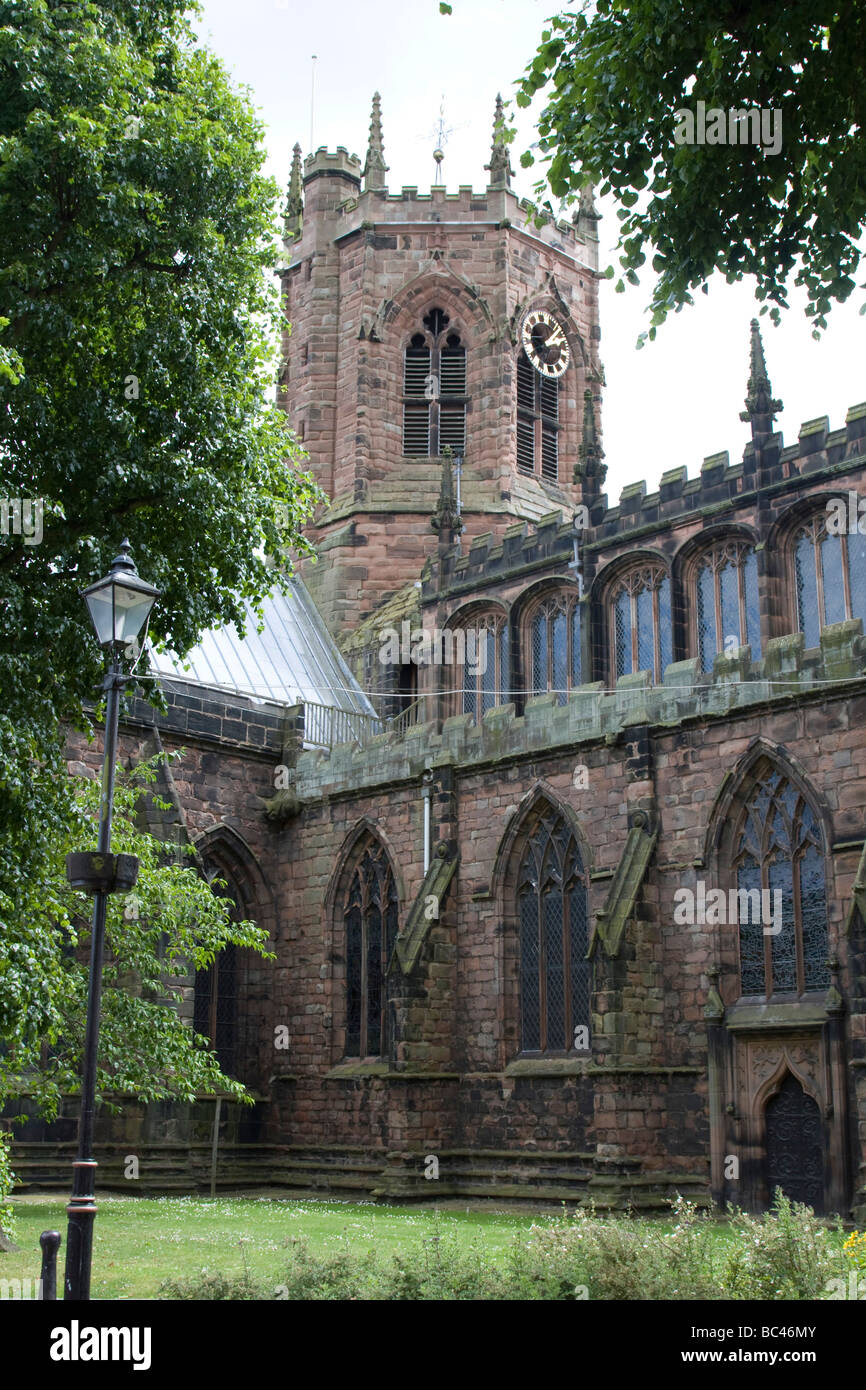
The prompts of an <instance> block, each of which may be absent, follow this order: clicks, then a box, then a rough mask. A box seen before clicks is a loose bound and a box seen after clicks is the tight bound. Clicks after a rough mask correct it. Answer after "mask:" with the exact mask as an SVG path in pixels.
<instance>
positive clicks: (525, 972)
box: [517, 808, 592, 1052]
mask: <svg viewBox="0 0 866 1390" xmlns="http://www.w3.org/2000/svg"><path fill="white" fill-rule="evenodd" d="M517 898H518V922H519V930H520V1046H521V1050H522V1051H523V1052H568V1051H569V1050H571V1049H573V1048H574V1046H575V1030H576V1029H577V1028H578V1027H580V1026H585V1027H586V1028H589V1026H590V994H591V988H592V983H591V973H590V972H591V964H590V962H589V961H588V960H587V959H586V952H587V946H588V914H587V878H586V873H585V870H584V866H583V861H582V859H581V856H580V850H579V848H578V845H577V841H576V839H575V837H574V834H573V832H572V831H571V830H570V828H569V827H568V825H567V824H566V822H565V819H564V818H563V816H562V815H559V814H557V813H556V812H555V811H554V810H553V809H552V808H551V809H549V810H545V811H544V812H543V813H542V814H541V815H540V816H539V818H538V821H537V823H536V825H535V828H534V830H533V832H532V834H531V836H530V838H529V840H528V842H527V844H526V846H525V848H524V851H523V855H522V858H521V863H520V869H519V872H518V880H517ZM581 1050H584V1049H581Z"/></svg>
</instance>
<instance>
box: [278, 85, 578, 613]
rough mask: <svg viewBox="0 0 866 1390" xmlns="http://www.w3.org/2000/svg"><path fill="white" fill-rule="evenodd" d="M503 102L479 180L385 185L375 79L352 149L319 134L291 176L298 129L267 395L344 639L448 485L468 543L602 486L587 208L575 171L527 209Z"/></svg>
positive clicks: (411, 548)
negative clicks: (278, 355)
mask: <svg viewBox="0 0 866 1390" xmlns="http://www.w3.org/2000/svg"><path fill="white" fill-rule="evenodd" d="M501 118H502V103H501V100H500V99H499V98H497V101H496V112H495V120H494V137H493V146H492V150H491V153H490V159H489V163H488V164H487V165H485V168H486V169H487V171H488V172H489V176H490V181H489V183H488V185H487V187H486V188H485V189H484V190H483V191H481V192H475V191H473V189H472V188H471V187H460V188H459V189H458V191H457V192H456V193H449V192H447V191H446V188H445V187H444V186H443V185H441V184H439V185H435V186H434V187H432V188H431V189H430V191H429V193H419V191H418V189H417V188H416V187H407V188H403V189H401V191H400V192H391V191H389V189H388V187H387V183H386V176H387V172H388V166H387V165H386V163H385V155H384V144H383V137H382V119H381V111H380V99H379V94H378V93H376V95H375V96H374V98H373V111H372V118H371V122H370V136H369V144H368V147H367V153H366V158H365V161H364V165H363V168H362V166H361V162H360V160H359V159H358V158H357V157H356V156H355V155H350V154H348V153H347V151H346V149H345V148H343V147H342V146H341V147H339V148H338V149H337V150H336V152H331V151H329V150H327V149H324V148H321V149H319V150H317V151H316V152H315V153H314V154H310V155H308V156H307V158H306V160H305V161H304V169H303V176H302V174H301V152H300V148H299V147H298V146H295V153H294V160H293V164H292V174H291V182H290V188H289V199H288V204H287V211H286V248H287V256H288V260H287V266H286V269H285V270H284V271H282V272H281V274H282V285H283V295H284V304H285V316H286V319H287V321H288V323H289V324H290V325H291V330H290V332H289V331H287V332H286V336H285V340H284V354H283V370H282V374H281V378H280V400H281V402H282V403H283V404H284V405H285V407H286V409H287V411H288V414H289V416H290V418H291V420H292V423H293V426H294V428H295V429H296V431H297V432H298V434H299V436H300V437H301V439H302V441H303V444H304V447H305V448H306V449H307V450H308V451H309V455H310V463H309V467H310V469H311V470H312V472H313V473H314V475H315V477H316V478H317V479H318V481H319V483H320V484H321V486H322V487H323V489H324V491H325V492H326V493H327V495H328V498H329V505H328V506H327V507H326V508H325V509H324V510H323V512H322V513H321V515H320V516H319V517H318V518H317V521H316V524H315V527H314V528H313V531H314V535H313V539H314V541H315V544H316V546H317V550H318V552H319V560H318V563H317V564H315V565H309V566H306V567H305V570H304V577H305V580H306V582H307V584H308V586H309V588H310V590H311V592H312V594H313V596H314V598H315V601H316V603H317V606H318V608H319V610H320V612H321V613H322V615H323V617H324V618H325V621H326V622H327V624H328V626H329V627H330V629H331V631H332V632H333V633H334V635H335V636H336V637H337V638H338V640H340V639H345V637H346V634H347V632H348V631H349V630H350V629H352V628H353V627H355V626H356V625H357V624H359V623H360V622H362V621H363V620H364V618H365V617H367V616H368V615H369V614H370V613H371V612H372V611H373V610H374V609H376V608H377V607H378V606H379V605H380V604H381V603H382V601H383V600H386V599H388V598H389V597H390V596H391V595H393V594H394V593H395V592H396V591H398V590H399V589H400V588H401V586H404V585H406V584H407V583H411V582H412V581H415V580H417V578H418V576H419V574H420V572H421V569H422V567H423V565H424V563H425V561H426V560H428V559H429V558H430V557H431V555H435V552H436V536H435V532H434V529H433V527H432V526H431V519H433V518H434V516H435V514H436V513H437V508H439V510H440V512H441V506H440V498H441V497H442V495H443V488H444V493H445V495H446V496H448V495H452V494H453V508H454V510H455V512H457V511H459V520H458V517H457V516H456V515H455V516H454V517H446V518H445V520H446V522H449V523H456V524H454V525H450V526H449V527H448V528H447V529H449V530H451V531H454V532H455V533H456V534H460V532H461V531H462V534H463V537H464V544H466V545H468V544H470V543H471V540H472V539H473V537H476V536H478V535H479V534H482V533H490V534H491V539H492V541H493V542H496V541H497V540H499V539H500V538H501V536H502V533H503V532H504V531H505V529H506V528H507V527H508V526H509V525H512V524H514V523H515V522H516V521H521V520H528V521H536V520H538V518H539V517H541V516H543V515H545V514H547V513H550V512H551V511H552V510H554V509H562V510H563V511H565V512H567V513H569V512H571V511H572V510H573V509H574V507H575V506H576V505H577V504H580V503H591V502H592V501H593V500H594V499H596V498H597V497H598V494H599V492H600V488H601V483H602V481H603V470H602V469H601V467H600V465H599V461H598V460H599V457H600V450H599V449H598V446H597V442H596V429H597V415H598V402H599V398H600V390H601V382H602V369H601V364H600V360H599V338H600V332H599V325H598V283H597V282H598V241H597V237H596V223H597V214H596V212H595V209H594V207H593V204H592V199H591V196H589V193H588V191H587V196H586V197H585V198H584V199H583V201H582V203H581V207H580V209H579V211H578V213H577V214H576V215H575V217H574V219H573V221H572V222H570V223H564V222H555V221H553V220H552V219H549V220H547V221H546V222H545V223H544V224H543V225H542V226H540V227H539V226H537V225H536V224H535V221H534V219H533V215H532V212H531V209H530V207H529V205H528V204H527V203H526V202H525V201H521V200H520V199H519V198H518V197H517V195H516V194H515V192H514V191H513V189H512V187H511V176H512V173H513V170H512V169H511V166H510V162H509V156H508V149H507V146H506V144H505V143H504V140H503V136H502V133H501V130H502V126H501ZM586 392H590V393H591V394H590V396H589V397H588V398H587V397H586ZM585 436H586V439H585ZM582 442H585V443H586V444H587V445H588V446H589V447H586V448H584V449H583V450H582V449H581V444H582ZM452 459H453V460H454V465H452V464H451V460H452ZM458 460H459V463H458V462H457V461H458ZM443 467H444V469H445V471H446V472H448V471H452V469H453V474H454V475H455V476H454V477H453V478H452V479H450V480H449V479H447V478H446V479H443ZM439 521H440V524H441V521H442V517H441V515H440V517H439Z"/></svg>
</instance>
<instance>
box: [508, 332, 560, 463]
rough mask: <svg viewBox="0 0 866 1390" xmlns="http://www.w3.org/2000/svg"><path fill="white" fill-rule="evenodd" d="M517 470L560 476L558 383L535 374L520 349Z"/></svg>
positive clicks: (518, 364) (551, 378)
mask: <svg viewBox="0 0 866 1390" xmlns="http://www.w3.org/2000/svg"><path fill="white" fill-rule="evenodd" d="M517 470H518V472H519V473H540V474H541V476H542V477H543V478H547V479H548V480H549V481H550V482H553V483H555V482H556V480H557V478H558V476H559V381H558V379H557V378H554V377H543V376H540V375H539V373H538V372H536V371H535V369H534V367H533V366H532V363H531V362H530V361H529V358H528V357H527V356H526V353H525V352H524V351H523V350H522V349H521V352H520V356H519V357H518V359H517Z"/></svg>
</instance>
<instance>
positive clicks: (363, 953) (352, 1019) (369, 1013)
mask: <svg viewBox="0 0 866 1390" xmlns="http://www.w3.org/2000/svg"><path fill="white" fill-rule="evenodd" d="M343 921H344V923H345V930H346V1056H347V1057H379V1056H384V1055H385V1054H386V1053H387V1051H388V1021H387V1009H386V1004H387V1001H386V997H385V996H386V991H385V980H386V975H387V972H388V962H389V960H390V958H391V952H392V951H393V949H394V941H395V939H396V936H397V889H396V886H395V884H394V875H393V873H392V871H391V865H390V863H389V862H388V856H387V853H386V851H385V849H384V847H383V846H382V845H380V844H379V843H378V841H376V840H374V839H373V838H372V836H370V837H369V839H368V841H367V842H366V844H365V846H364V849H363V851H362V853H361V856H360V858H359V859H358V862H357V864H356V865H355V868H354V871H353V873H352V877H351V878H350V880H349V886H348V890H347V892H346V898H345V903H344V907H343Z"/></svg>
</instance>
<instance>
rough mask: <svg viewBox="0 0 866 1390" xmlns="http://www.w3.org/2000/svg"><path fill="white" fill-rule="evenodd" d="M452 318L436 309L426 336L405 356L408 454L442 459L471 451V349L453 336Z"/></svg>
mask: <svg viewBox="0 0 866 1390" xmlns="http://www.w3.org/2000/svg"><path fill="white" fill-rule="evenodd" d="M448 325H449V319H448V315H447V314H446V313H445V312H444V311H443V310H442V309H431V310H430V313H429V314H426V315H425V317H424V324H423V327H424V330H425V331H424V332H423V333H416V334H414V335H413V337H412V339H411V341H410V342H409V345H408V346H407V348H406V350H405V353H404V355H403V453H404V455H406V456H408V457H409V458H437V457H439V456H440V455H441V454H442V453H443V452H444V451H445V449H446V447H447V448H450V450H451V452H452V453H453V454H455V455H456V454H462V453H463V451H464V449H465V447H466V349H465V348H464V347H463V344H462V342H461V341H460V335H459V334H458V333H454V332H449V331H448Z"/></svg>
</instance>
